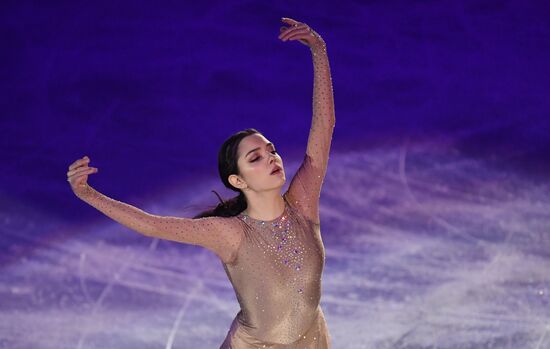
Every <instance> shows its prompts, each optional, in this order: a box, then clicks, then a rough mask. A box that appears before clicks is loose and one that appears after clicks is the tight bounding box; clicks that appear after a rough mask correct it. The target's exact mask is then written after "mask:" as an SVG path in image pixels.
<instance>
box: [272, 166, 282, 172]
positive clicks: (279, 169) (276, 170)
mask: <svg viewBox="0 0 550 349" xmlns="http://www.w3.org/2000/svg"><path fill="white" fill-rule="evenodd" d="M279 171H281V168H280V167H277V166H275V168H274V169H273V171H271V174H275V173H277V172H279Z"/></svg>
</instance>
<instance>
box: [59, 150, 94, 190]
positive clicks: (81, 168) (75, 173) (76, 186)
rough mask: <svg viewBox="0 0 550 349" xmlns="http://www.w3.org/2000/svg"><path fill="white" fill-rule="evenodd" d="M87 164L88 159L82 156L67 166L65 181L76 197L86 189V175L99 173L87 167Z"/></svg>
mask: <svg viewBox="0 0 550 349" xmlns="http://www.w3.org/2000/svg"><path fill="white" fill-rule="evenodd" d="M89 163H90V158H89V157H87V156H84V157H83V158H81V159H78V160H76V161H75V162H73V163H72V164H71V165H70V166H69V171H68V172H67V181H68V182H69V183H70V184H71V189H72V190H73V192H74V193H75V194H76V195H77V196H78V195H79V194H80V193H81V192H82V191H83V190H84V189H85V188H86V185H87V180H88V175H89V174H91V173H97V171H99V170H98V169H97V167H89V166H88V164H89Z"/></svg>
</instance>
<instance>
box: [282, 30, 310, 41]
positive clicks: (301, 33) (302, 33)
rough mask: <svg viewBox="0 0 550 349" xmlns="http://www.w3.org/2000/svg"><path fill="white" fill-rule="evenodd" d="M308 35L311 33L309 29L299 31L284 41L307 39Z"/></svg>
mask: <svg viewBox="0 0 550 349" xmlns="http://www.w3.org/2000/svg"><path fill="white" fill-rule="evenodd" d="M308 33H309V31H308V30H307V29H305V30H297V31H295V32H294V33H292V34H290V35H288V36H287V37H286V38H284V39H283V41H286V40H294V39H296V38H300V39H305V38H306V37H307V35H308Z"/></svg>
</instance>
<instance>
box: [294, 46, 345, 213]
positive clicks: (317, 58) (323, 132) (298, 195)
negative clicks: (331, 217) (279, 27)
mask: <svg viewBox="0 0 550 349" xmlns="http://www.w3.org/2000/svg"><path fill="white" fill-rule="evenodd" d="M312 54H313V68H314V82H313V117H312V121H311V128H310V131H309V138H308V142H307V150H306V155H305V156H304V160H303V162H302V164H301V166H300V167H299V169H298V171H297V172H296V174H295V175H294V177H293V178H292V181H291V183H290V186H289V188H288V191H287V195H288V197H289V198H290V201H291V202H292V204H293V205H295V206H297V207H298V208H299V209H300V210H301V211H302V213H303V214H304V215H305V216H306V217H307V218H309V219H310V220H312V221H313V222H315V223H317V224H319V223H320V219H319V199H320V195H321V186H322V184H323V180H324V178H325V174H326V170H327V165H328V158H329V152H330V145H331V141H332V134H333V130H334V126H335V122H336V121H335V120H336V118H335V112H334V97H333V92H332V79H331V74H330V65H329V61H328V56H327V52H326V47H325V46H324V45H323V46H321V47H316V48H312Z"/></svg>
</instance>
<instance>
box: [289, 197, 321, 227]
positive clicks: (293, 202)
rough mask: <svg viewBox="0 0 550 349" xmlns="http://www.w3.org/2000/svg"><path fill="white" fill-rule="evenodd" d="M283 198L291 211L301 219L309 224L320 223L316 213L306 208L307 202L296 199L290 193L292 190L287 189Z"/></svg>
mask: <svg viewBox="0 0 550 349" xmlns="http://www.w3.org/2000/svg"><path fill="white" fill-rule="evenodd" d="M283 198H284V199H285V201H286V202H287V203H288V206H289V207H290V209H291V211H292V212H293V213H294V215H297V216H299V217H300V218H301V219H302V220H304V221H305V222H307V223H308V224H311V225H320V220H319V215H318V214H313V215H312V214H311V213H310V212H311V210H308V207H309V205H307V203H305V202H303V200H304V199H298V198H295V197H294V196H293V195H292V192H291V191H289V190H287V191H286V192H285V193H284V194H283Z"/></svg>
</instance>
